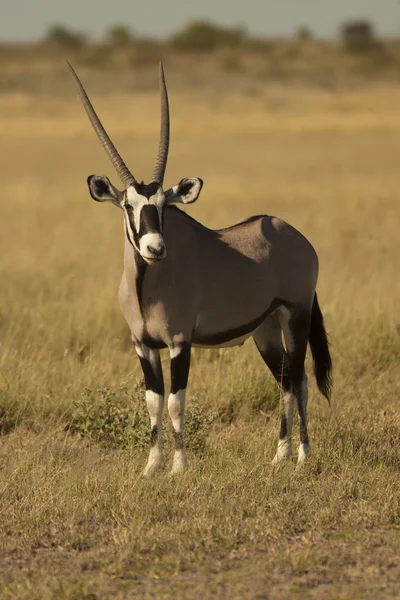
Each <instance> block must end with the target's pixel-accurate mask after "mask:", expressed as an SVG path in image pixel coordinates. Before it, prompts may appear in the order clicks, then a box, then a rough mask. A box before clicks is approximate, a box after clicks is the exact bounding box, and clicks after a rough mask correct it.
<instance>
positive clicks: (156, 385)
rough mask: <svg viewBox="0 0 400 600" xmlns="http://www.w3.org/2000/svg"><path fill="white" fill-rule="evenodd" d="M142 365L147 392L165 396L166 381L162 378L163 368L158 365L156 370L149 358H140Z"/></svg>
mask: <svg viewBox="0 0 400 600" xmlns="http://www.w3.org/2000/svg"><path fill="white" fill-rule="evenodd" d="M139 360H140V364H141V365H142V370H143V375H144V381H145V384H146V390H147V391H150V392H154V393H156V394H160V395H161V396H163V395H164V381H163V377H162V371H161V366H160V365H159V364H158V365H157V366H156V367H155V368H154V367H153V366H152V364H151V363H150V361H149V360H148V359H147V358H144V357H142V356H139Z"/></svg>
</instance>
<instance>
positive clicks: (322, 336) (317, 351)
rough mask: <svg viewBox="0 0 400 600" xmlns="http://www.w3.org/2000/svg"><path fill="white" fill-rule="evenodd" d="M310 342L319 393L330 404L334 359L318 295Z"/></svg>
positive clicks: (313, 307) (314, 301) (312, 317)
mask: <svg viewBox="0 0 400 600" xmlns="http://www.w3.org/2000/svg"><path fill="white" fill-rule="evenodd" d="M308 341H309V343H310V348H311V352H312V355H313V360H314V374H315V379H316V380H317V385H318V388H319V391H320V392H321V394H323V395H324V396H325V398H326V399H327V400H328V402H329V401H330V396H331V390H332V359H331V355H330V354H329V345H328V338H327V335H326V331H325V327H324V318H323V316H322V313H321V309H320V307H319V304H318V299H317V294H316V293H315V295H314V300H313V305H312V312H311V327H310V334H309V336H308Z"/></svg>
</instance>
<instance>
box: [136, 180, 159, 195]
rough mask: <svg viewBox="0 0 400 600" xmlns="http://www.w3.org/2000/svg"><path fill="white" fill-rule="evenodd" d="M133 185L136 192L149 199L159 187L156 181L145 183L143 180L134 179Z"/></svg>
mask: <svg viewBox="0 0 400 600" xmlns="http://www.w3.org/2000/svg"><path fill="white" fill-rule="evenodd" d="M133 186H134V188H135V190H136V191H137V193H138V194H140V195H141V196H144V197H145V198H147V199H149V198H151V197H152V196H154V194H156V193H157V190H158V189H159V187H160V184H159V183H158V182H157V181H152V182H151V183H149V184H146V183H144V182H143V181H142V182H141V183H139V182H137V181H135V183H134V184H133Z"/></svg>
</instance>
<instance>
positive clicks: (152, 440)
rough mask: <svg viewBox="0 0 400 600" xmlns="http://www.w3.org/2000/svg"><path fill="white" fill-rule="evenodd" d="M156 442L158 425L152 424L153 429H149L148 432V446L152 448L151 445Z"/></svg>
mask: <svg viewBox="0 0 400 600" xmlns="http://www.w3.org/2000/svg"><path fill="white" fill-rule="evenodd" d="M157 442H158V427H157V425H154V427H153V429H152V430H151V433H150V446H151V448H153V446H155V445H156V444H157Z"/></svg>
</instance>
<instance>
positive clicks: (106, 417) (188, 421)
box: [0, 380, 216, 455]
mask: <svg viewBox="0 0 400 600" xmlns="http://www.w3.org/2000/svg"><path fill="white" fill-rule="evenodd" d="M74 406H75V410H74V411H73V413H72V415H71V418H70V423H69V424H68V426H67V430H68V431H69V432H71V433H75V434H78V435H80V436H81V437H82V438H86V439H89V440H91V441H94V442H96V443H99V444H102V445H103V446H106V447H109V448H122V449H126V448H138V449H140V450H143V449H147V448H148V447H149V442H150V420H149V415H148V412H147V406H146V399H145V386H144V382H143V380H139V381H138V382H137V383H136V386H135V387H134V389H133V391H129V390H128V389H127V385H126V383H123V384H121V386H120V388H119V390H118V391H117V392H115V391H113V390H110V389H109V388H101V389H98V390H92V389H85V391H84V392H83V393H82V396H81V398H80V399H79V400H78V401H77V402H75V403H74ZM167 415H168V412H167V410H165V411H164V417H165V423H164V425H165V427H166V429H167V430H170V427H171V425H170V421H169V418H168V416H167ZM215 417H216V415H215V414H214V413H212V412H210V411H206V410H205V409H204V408H203V407H202V406H201V405H200V404H199V402H198V400H197V398H192V399H190V401H189V403H188V407H187V410H186V414H185V429H184V436H185V444H186V446H187V448H188V449H190V450H192V451H193V452H194V453H196V454H199V455H203V454H204V452H205V450H206V440H207V437H208V435H209V433H210V430H211V427H212V424H213V423H214V420H215ZM0 419H1V413H0ZM0 424H1V421H0Z"/></svg>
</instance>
